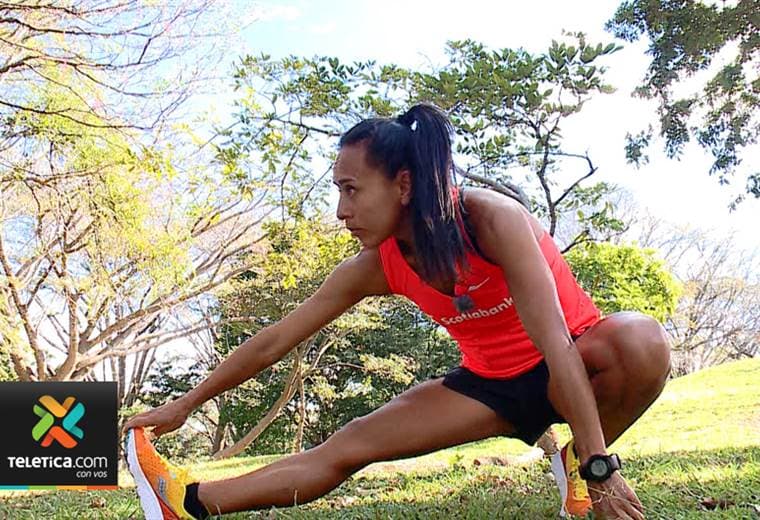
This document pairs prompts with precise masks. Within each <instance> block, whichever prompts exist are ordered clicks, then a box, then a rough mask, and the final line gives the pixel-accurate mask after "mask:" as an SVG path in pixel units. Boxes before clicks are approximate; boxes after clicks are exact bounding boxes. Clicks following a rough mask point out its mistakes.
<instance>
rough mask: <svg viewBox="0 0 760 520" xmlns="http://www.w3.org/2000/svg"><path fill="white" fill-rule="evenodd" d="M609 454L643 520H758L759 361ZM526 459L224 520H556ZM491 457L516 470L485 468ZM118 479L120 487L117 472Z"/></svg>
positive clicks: (457, 452) (44, 505) (452, 455)
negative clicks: (619, 460) (618, 461)
mask: <svg viewBox="0 0 760 520" xmlns="http://www.w3.org/2000/svg"><path fill="white" fill-rule="evenodd" d="M561 432H562V435H563V436H564V437H567V436H568V435H569V433H568V430H567V428H563V429H562V430H561ZM612 449H613V451H615V452H617V453H619V454H620V455H621V457H623V459H624V470H623V474H624V475H625V477H626V479H627V480H628V481H629V482H631V483H632V485H633V487H634V489H635V490H636V492H637V494H638V496H639V498H640V499H641V501H642V503H643V504H644V506H645V508H646V511H647V518H663V519H665V518H667V519H675V518H710V519H718V518H723V519H737V518H746V519H760V359H754V360H744V361H739V362H735V363H729V364H726V365H722V366H719V367H715V368H711V369H708V370H704V371H702V372H699V373H696V374H691V375H689V376H686V377H683V378H680V379H676V380H673V381H670V382H669V383H668V385H667V387H666V389H665V391H664V392H663V395H662V396H661V397H660V399H659V400H658V402H657V403H656V404H655V405H654V406H653V407H652V408H651V409H650V410H649V411H648V412H647V413H646V414H645V415H644V417H642V419H641V420H639V422H638V423H637V424H636V425H635V426H634V427H633V428H631V429H630V430H629V431H628V432H626V433H625V435H624V436H623V437H621V439H619V440H618V441H617V443H615V445H614V446H613V447H612ZM529 451H530V450H529V449H528V448H527V447H525V446H524V445H523V444H521V443H520V442H518V441H514V440H509V439H491V440H487V441H482V442H479V443H473V444H469V445H465V446H460V447H457V448H452V449H448V450H443V451H440V452H437V453H433V454H430V455H426V456H424V457H418V458H415V459H408V460H405V461H399V462H394V463H383V464H374V465H372V466H370V467H368V468H366V469H364V470H363V471H361V472H360V473H358V474H356V475H354V477H353V478H351V479H350V480H349V481H348V482H346V483H344V484H343V486H341V487H340V488H338V489H337V490H335V491H333V492H332V493H330V494H329V495H327V496H326V497H324V498H322V499H320V500H318V501H315V502H313V503H311V504H307V505H305V506H301V507H299V508H289V509H280V510H272V511H268V512H253V513H245V514H242V513H241V514H237V515H228V516H225V517H224V518H230V519H244V518H267V519H270V518H276V519H337V518H341V519H342V518H356V519H366V518H377V519H385V518H399V519H401V518H403V519H411V518H441V519H444V518H462V519H495V518H514V519H534V518H556V517H557V511H558V510H559V497H558V493H557V491H556V488H555V486H554V483H553V482H552V480H551V478H550V476H549V475H548V473H549V465H548V462H547V461H545V460H541V461H538V462H535V463H532V464H527V465H526V464H519V461H520V460H521V457H522V456H524V455H525V454H526V453H529ZM494 456H496V457H502V458H504V457H506V458H507V459H511V460H514V461H515V462H516V463H515V464H513V465H508V466H503V465H495V464H492V463H491V462H493V460H492V457H494ZM276 458H277V457H254V458H236V459H232V460H226V461H220V462H206V463H200V464H198V465H196V466H194V467H193V470H194V473H196V474H197V475H198V476H199V477H200V478H202V479H217V478H222V477H227V476H234V475H239V474H240V473H244V472H246V471H250V470H252V469H255V468H256V467H259V466H261V465H262V464H265V463H268V462H270V461H271V460H274V459H276ZM121 480H122V483H123V485H124V486H131V485H132V483H131V480H130V479H129V476H128V474H127V473H126V472H122V475H121ZM141 517H142V514H141V512H140V509H139V505H138V503H137V496H136V494H135V493H134V490H133V489H123V490H119V491H112V492H57V493H46V494H45V493H43V494H34V495H32V494H30V493H21V492H3V494H0V519H4V518H8V519H14V520H15V519H21V518H24V519H26V518H29V519H35V520H36V519H43V518H61V519H67V518H70V519H72V520H73V519H82V518H93V519H106V518H107V519H111V518H114V519H115V518H141Z"/></svg>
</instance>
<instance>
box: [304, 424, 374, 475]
mask: <svg viewBox="0 0 760 520" xmlns="http://www.w3.org/2000/svg"><path fill="white" fill-rule="evenodd" d="M317 449H318V450H320V452H321V455H322V456H324V457H326V459H327V461H328V463H329V464H330V465H331V466H332V467H333V468H334V469H335V470H336V471H338V472H340V473H345V475H346V477H348V476H349V475H351V474H353V473H355V472H357V471H359V470H360V469H362V468H363V467H365V466H367V465H368V464H370V463H372V462H374V458H375V455H374V454H373V451H374V450H373V446H372V443H371V442H369V441H368V439H367V435H366V429H365V427H364V418H363V417H359V418H356V419H352V420H351V421H350V422H348V423H347V424H345V425H344V426H343V427H342V428H341V429H340V430H338V431H337V432H335V433H334V434H332V435H331V436H330V437H329V438H328V439H327V440H326V441H325V442H324V443H323V444H321V445H320V446H318V447H317Z"/></svg>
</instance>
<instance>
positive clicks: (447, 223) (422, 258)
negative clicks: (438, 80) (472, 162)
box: [339, 104, 469, 281]
mask: <svg viewBox="0 0 760 520" xmlns="http://www.w3.org/2000/svg"><path fill="white" fill-rule="evenodd" d="M452 131H453V129H452V126H451V123H450V122H449V120H448V118H447V117H446V114H444V113H443V112H442V111H441V110H439V109H438V108H436V107H435V106H433V105H429V104H419V105H415V106H413V107H412V108H410V109H409V110H408V111H407V112H406V113H404V114H402V115H400V116H398V117H396V118H392V119H391V118H372V119H365V120H364V121H362V122H360V123H358V124H357V125H355V126H354V127H353V128H351V129H350V130H349V131H348V132H346V133H345V134H343V136H342V137H341V138H340V143H339V146H340V147H341V148H343V147H344V146H347V145H352V144H357V143H364V144H365V145H366V147H367V156H368V159H369V161H371V163H372V164H373V166H379V167H381V168H382V169H383V171H384V172H385V174H386V175H387V176H388V177H389V178H391V179H393V178H395V177H396V175H397V174H398V172H399V170H402V169H404V168H408V169H409V171H410V172H411V177H412V203H411V207H412V229H413V232H414V243H415V256H416V259H417V261H418V265H419V266H420V270H421V273H420V274H421V276H422V278H423V279H424V280H426V281H432V280H442V281H454V280H456V273H457V271H456V268H457V266H460V267H462V268H465V267H467V262H466V256H465V253H466V250H467V249H468V248H469V247H468V243H467V242H466V238H465V237H464V235H463V228H462V214H461V211H460V207H459V203H458V200H457V199H458V198H459V197H458V196H457V197H456V199H455V198H454V193H453V188H454V186H455V183H454V162H453V159H452V157H451V133H452Z"/></svg>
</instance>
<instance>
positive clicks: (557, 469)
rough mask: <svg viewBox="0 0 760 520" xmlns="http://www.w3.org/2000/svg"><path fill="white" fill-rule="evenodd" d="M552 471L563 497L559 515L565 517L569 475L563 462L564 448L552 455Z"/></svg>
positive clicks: (560, 494)
mask: <svg viewBox="0 0 760 520" xmlns="http://www.w3.org/2000/svg"><path fill="white" fill-rule="evenodd" d="M552 473H554V480H556V482H557V487H558V488H559V496H560V498H561V499H562V509H560V511H559V516H561V517H562V518H565V517H566V516H567V510H566V509H565V502H566V501H567V475H565V465H564V464H562V450H560V451H558V452H557V453H555V454H554V455H552Z"/></svg>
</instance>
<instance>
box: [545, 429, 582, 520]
mask: <svg viewBox="0 0 760 520" xmlns="http://www.w3.org/2000/svg"><path fill="white" fill-rule="evenodd" d="M580 466H581V463H580V461H579V460H578V456H577V455H576V454H575V448H574V446H573V441H572V439H571V440H570V442H568V443H567V444H565V447H564V448H562V449H561V450H560V451H558V452H557V453H555V454H554V455H552V473H554V479H555V480H556V482H557V486H558V487H559V494H560V497H561V498H562V509H560V512H559V515H560V516H561V517H563V518H564V517H566V516H567V515H575V516H586V514H588V512H589V511H590V510H591V497H590V496H589V494H588V486H587V485H586V481H585V480H583V479H582V478H581V475H580Z"/></svg>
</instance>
